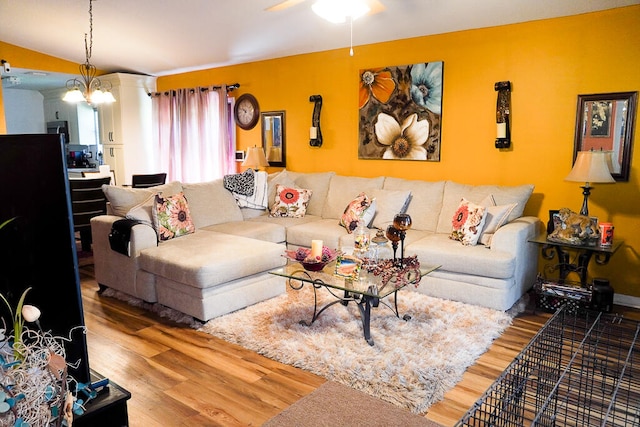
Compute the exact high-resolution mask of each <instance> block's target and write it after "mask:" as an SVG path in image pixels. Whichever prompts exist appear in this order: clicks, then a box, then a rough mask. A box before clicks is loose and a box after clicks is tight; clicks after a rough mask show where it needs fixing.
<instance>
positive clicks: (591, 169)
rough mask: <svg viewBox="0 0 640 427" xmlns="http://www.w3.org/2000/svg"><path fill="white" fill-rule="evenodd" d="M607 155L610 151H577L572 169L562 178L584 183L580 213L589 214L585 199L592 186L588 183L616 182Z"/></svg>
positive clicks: (587, 197) (586, 199) (609, 154)
mask: <svg viewBox="0 0 640 427" xmlns="http://www.w3.org/2000/svg"><path fill="white" fill-rule="evenodd" d="M609 156H611V152H610V151H595V150H590V151H579V152H578V156H577V157H576V162H575V163H574V164H573V169H571V172H569V175H567V177H566V178H565V179H564V180H565V181H572V182H584V183H585V184H584V186H582V190H583V191H582V194H583V195H584V201H583V202H582V208H581V209H580V215H586V216H589V207H588V205H587V201H588V199H589V194H591V189H592V188H593V187H591V186H590V183H593V182H596V183H602V184H607V183H608V184H610V183H614V182H616V181H615V180H614V179H613V177H612V176H611V172H610V170H609V166H608V165H609V164H610V162H608V159H607V157H609Z"/></svg>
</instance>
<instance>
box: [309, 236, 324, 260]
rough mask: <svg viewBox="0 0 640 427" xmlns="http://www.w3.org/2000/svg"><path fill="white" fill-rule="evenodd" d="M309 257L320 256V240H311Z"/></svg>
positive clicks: (315, 257) (317, 257)
mask: <svg viewBox="0 0 640 427" xmlns="http://www.w3.org/2000/svg"><path fill="white" fill-rule="evenodd" d="M311 258H313V259H321V258H322V240H312V241H311Z"/></svg>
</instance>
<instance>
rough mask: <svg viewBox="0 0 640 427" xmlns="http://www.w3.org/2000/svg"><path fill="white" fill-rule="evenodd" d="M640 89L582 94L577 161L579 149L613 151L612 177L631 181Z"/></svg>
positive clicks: (576, 152) (580, 96) (576, 149)
mask: <svg viewBox="0 0 640 427" xmlns="http://www.w3.org/2000/svg"><path fill="white" fill-rule="evenodd" d="M637 98H638V92H616V93H601V94H592V95H578V111H577V113H576V136H575V145H574V152H573V161H574V162H575V161H576V157H577V156H578V152H579V151H587V150H605V151H611V165H610V172H611V176H612V177H613V178H614V179H615V180H616V181H629V169H630V166H631V152H632V151H631V144H632V141H633V130H634V122H635V116H636V104H637Z"/></svg>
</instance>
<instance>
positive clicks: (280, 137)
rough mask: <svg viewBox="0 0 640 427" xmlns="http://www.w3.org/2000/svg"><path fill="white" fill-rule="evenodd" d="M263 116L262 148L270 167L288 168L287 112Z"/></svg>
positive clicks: (264, 113) (263, 113)
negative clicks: (286, 152)
mask: <svg viewBox="0 0 640 427" xmlns="http://www.w3.org/2000/svg"><path fill="white" fill-rule="evenodd" d="M261 116H262V147H263V148H264V152H265V154H266V156H267V161H268V162H269V166H280V167H285V166H286V156H285V120H284V119H285V112H284V111H265V112H262V113H261Z"/></svg>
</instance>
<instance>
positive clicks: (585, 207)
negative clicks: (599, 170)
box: [580, 183, 592, 216]
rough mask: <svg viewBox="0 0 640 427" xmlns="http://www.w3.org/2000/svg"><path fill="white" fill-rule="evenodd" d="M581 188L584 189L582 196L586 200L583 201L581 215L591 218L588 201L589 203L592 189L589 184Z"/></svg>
mask: <svg viewBox="0 0 640 427" xmlns="http://www.w3.org/2000/svg"><path fill="white" fill-rule="evenodd" d="M580 188H582V195H583V196H584V200H583V201H582V208H580V215H585V216H589V205H588V201H589V195H590V194H591V188H592V187H589V184H588V183H587V184H586V185H584V186H583V187H580Z"/></svg>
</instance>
